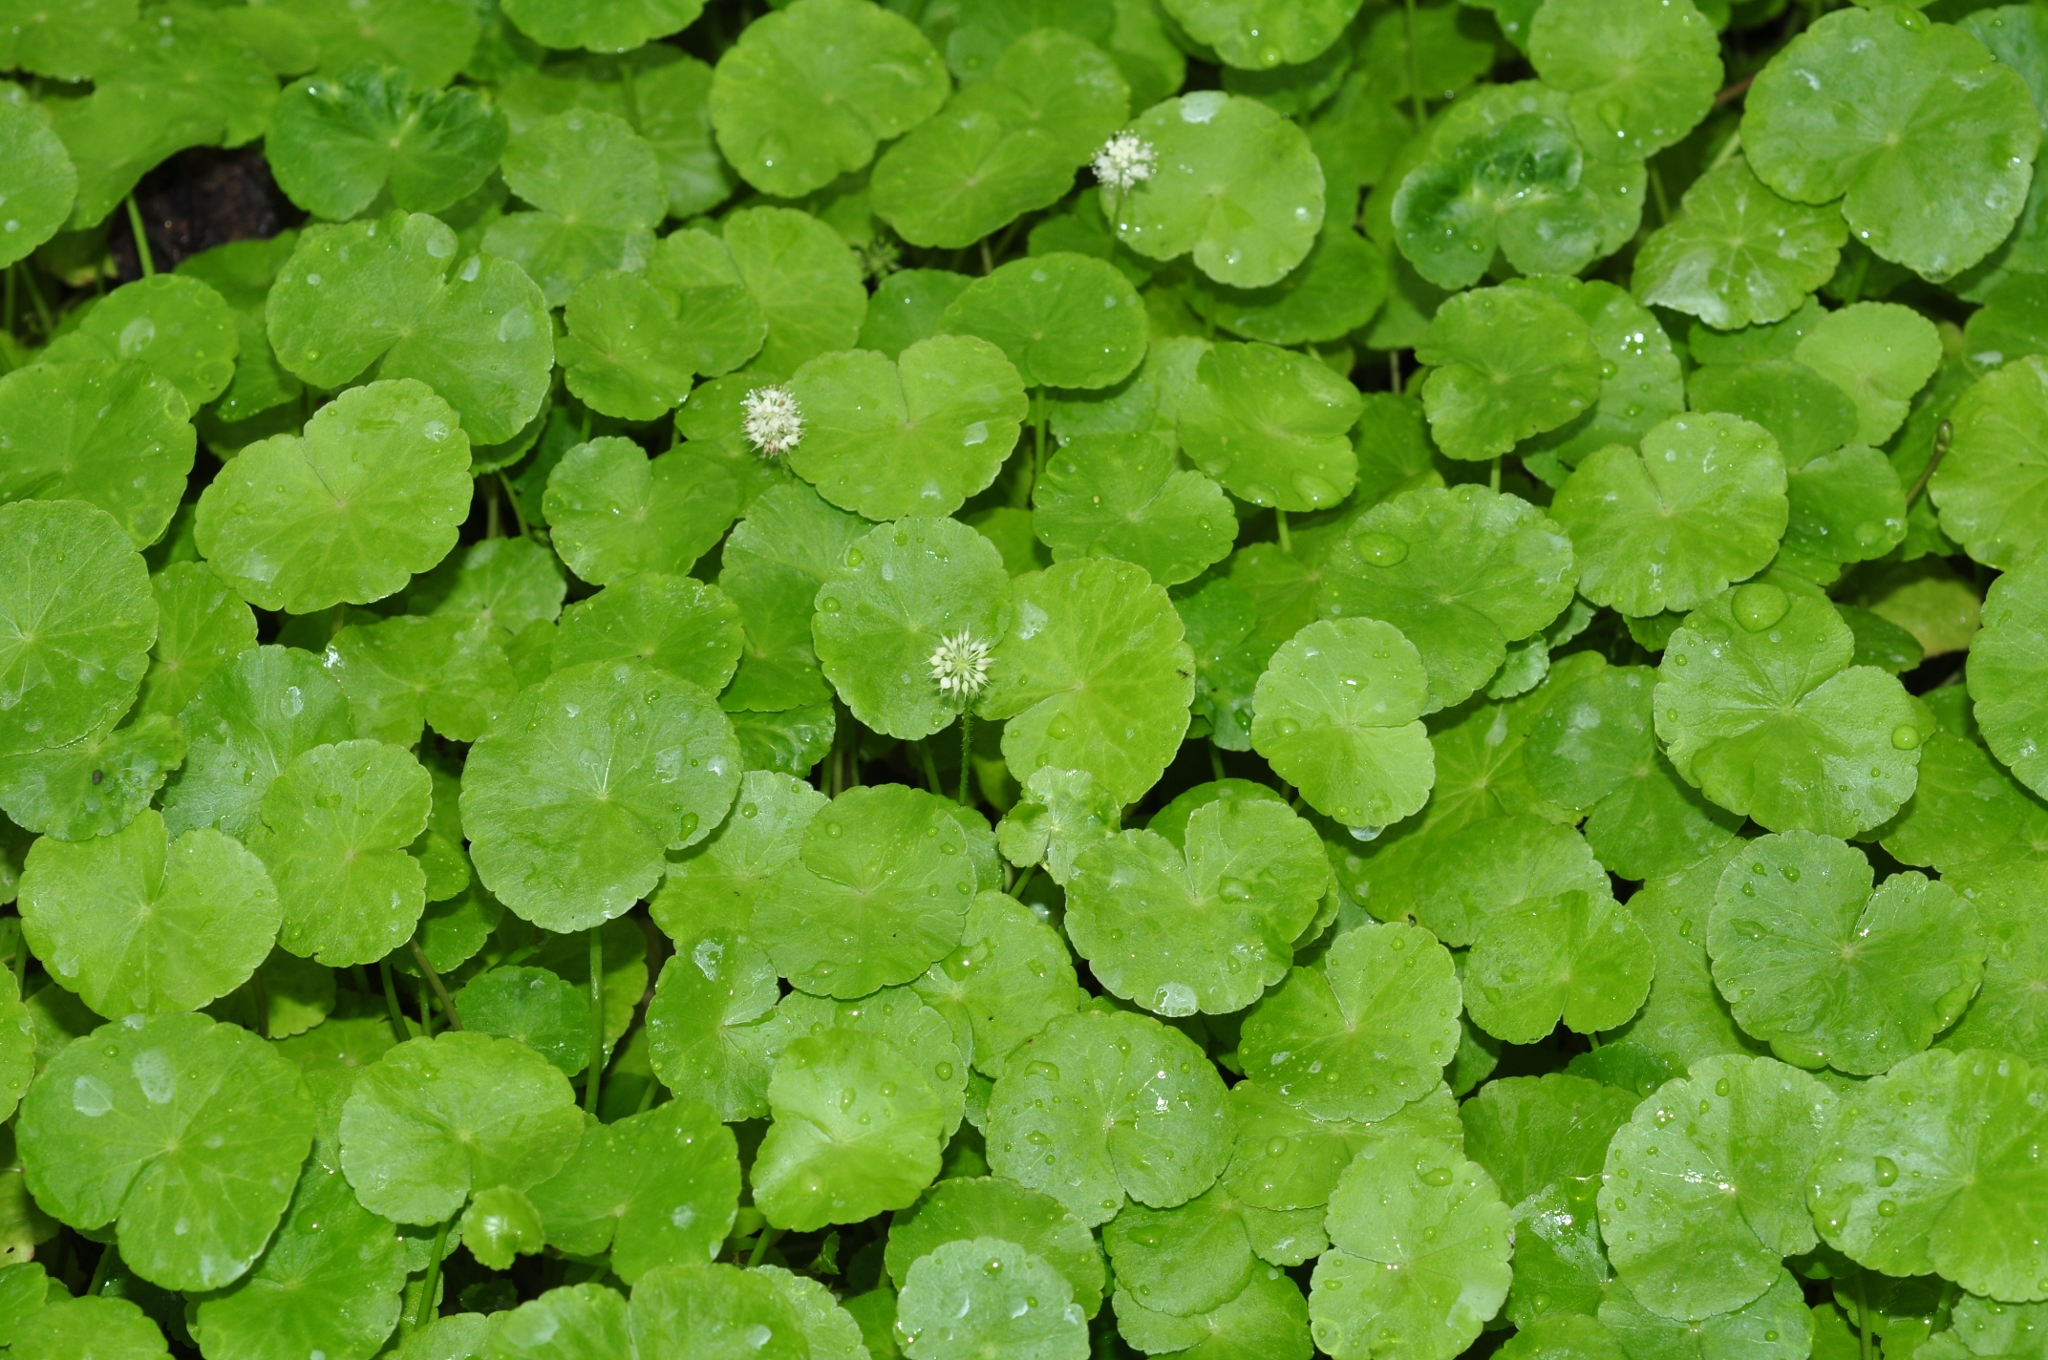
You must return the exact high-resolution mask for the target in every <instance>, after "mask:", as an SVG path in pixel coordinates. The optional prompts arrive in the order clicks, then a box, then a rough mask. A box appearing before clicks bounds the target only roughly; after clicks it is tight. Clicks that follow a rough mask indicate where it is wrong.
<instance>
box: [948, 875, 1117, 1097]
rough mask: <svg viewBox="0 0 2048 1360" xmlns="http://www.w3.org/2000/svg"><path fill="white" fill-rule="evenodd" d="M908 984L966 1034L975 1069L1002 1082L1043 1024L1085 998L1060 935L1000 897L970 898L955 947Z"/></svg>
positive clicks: (990, 894)
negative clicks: (1013, 1058)
mask: <svg viewBox="0 0 2048 1360" xmlns="http://www.w3.org/2000/svg"><path fill="white" fill-rule="evenodd" d="M911 986H912V987H913V988H914V989H915V990H916V991H917V994H918V995H919V996H921V997H923V998H924V1000H925V1002H926V1003H927V1004H928V1005H930V1006H931V1007H933V1008H934V1009H935V1010H937V1011H938V1012H939V1013H940V1014H941V1015H944V1016H945V1017H946V1018H947V1019H948V1020H950V1021H951V1022H952V1024H953V1027H954V1030H955V1032H956V1033H958V1032H960V1031H961V1030H962V1029H963V1028H964V1030H965V1031H966V1033H967V1034H968V1035H969V1036H971V1042H970V1043H967V1044H963V1045H962V1047H963V1048H966V1047H971V1048H972V1049H973V1050H974V1067H975V1070H977V1071H979V1072H983V1073H986V1074H987V1075H989V1076H990V1077H997V1076H1001V1075H1002V1073H1003V1071H1004V1069H1005V1067H1006V1066H1007V1063H1008V1059H1009V1058H1010V1056H1011V1055H1012V1054H1013V1053H1016V1052H1018V1051H1019V1050H1020V1049H1021V1048H1022V1047H1023V1046H1024V1045H1025V1044H1027V1043H1029V1042H1030V1041H1031V1039H1032V1038H1033V1037H1034V1036H1036V1035H1037V1033H1038V1032H1039V1030H1041V1029H1043V1028H1045V1026H1046V1024H1047V1023H1048V1022H1050V1021H1052V1020H1056V1019H1058V1018H1059V1017H1060V1016H1062V1015H1071V1014H1072V1013H1073V1012H1074V1010H1075V1009H1076V1008H1077V1007H1079V1006H1080V1004H1081V998H1082V993H1081V989H1080V987H1079V986H1078V985H1077V984H1076V983H1075V980H1074V959H1073V955H1072V954H1071V953H1070V952H1069V951H1068V948H1067V942H1066V941H1065V940H1064V939H1062V938H1061V937H1060V934H1059V932H1058V931H1056V930H1054V929H1053V928H1052V926H1050V925H1048V924H1047V923H1046V922H1045V921H1044V920H1042V919H1040V917H1039V916H1038V914H1037V913H1036V912H1034V911H1033V910H1032V909H1031V908H1029V907H1026V906H1024V905H1022V904H1021V903H1019V902H1018V901H1017V900H1016V899H1015V898H1011V897H1006V896H1004V895H1003V894H1002V893H999V892H981V893H977V894H975V898H974V904H973V905H972V906H971V907H969V908H968V909H967V925H966V928H965V929H964V930H962V931H961V934H960V947H959V948H958V949H955V950H954V951H953V952H952V953H950V954H948V955H946V957H944V958H943V959H940V960H939V961H938V962H936V963H934V964H933V965H932V966H931V967H930V968H928V969H926V970H925V973H924V976H922V977H920V978H918V979H916V980H915V981H914V982H912V983H911Z"/></svg>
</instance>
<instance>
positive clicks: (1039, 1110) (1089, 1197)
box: [987, 1011, 1230, 1225]
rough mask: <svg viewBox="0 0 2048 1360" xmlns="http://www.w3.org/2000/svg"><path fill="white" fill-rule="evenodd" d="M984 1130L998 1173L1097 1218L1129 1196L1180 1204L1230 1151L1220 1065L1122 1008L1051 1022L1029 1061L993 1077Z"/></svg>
mask: <svg viewBox="0 0 2048 1360" xmlns="http://www.w3.org/2000/svg"><path fill="white" fill-rule="evenodd" d="M987 1136H988V1156H989V1164H990V1165H991V1166H992V1167H993V1168H994V1169H995V1171H996V1173H997V1174H998V1175H1002V1176H1008V1177H1010V1178H1011V1179H1012V1180H1015V1181H1018V1182H1020V1183H1021V1184H1024V1185H1027V1186H1029V1187H1031V1188H1032V1189H1035V1190H1042V1191H1044V1192H1045V1193H1046V1194H1048V1195H1051V1196H1052V1197H1053V1198H1054V1199H1056V1200H1058V1201H1059V1202H1060V1203H1062V1204H1064V1205H1066V1206H1067V1209H1068V1211H1069V1212H1071V1213H1072V1214H1073V1215H1074V1216H1075V1217H1076V1218H1078V1219H1080V1220H1081V1221H1082V1222H1083V1223H1087V1224H1090V1225H1093V1224H1098V1223H1104V1222H1107V1221H1108V1220H1109V1219H1111V1218H1113V1217H1115V1216H1116V1213H1117V1211H1118V1210H1119V1209H1120V1208H1122V1207H1123V1203H1124V1196H1125V1195H1126V1194H1128V1195H1129V1196H1130V1197H1131V1198H1133V1199H1135V1200H1137V1201H1138V1202H1139V1203H1141V1204H1149V1205H1151V1206H1152V1207H1154V1208H1162V1209H1163V1208H1171V1207H1172V1206H1173V1205H1176V1204H1184V1203H1186V1202H1187V1201H1188V1200H1190V1199H1193V1198H1194V1197H1195V1196H1196V1195H1198V1194H1200V1193H1201V1192H1202V1191H1203V1190H1205V1189H1207V1188H1208V1187H1209V1186H1210V1185H1211V1184H1213V1183H1214V1182H1215V1180H1216V1178H1217V1176H1218V1175H1219V1174H1221V1172H1222V1170H1223V1168H1224V1166H1225V1164H1226V1163H1227V1162H1228V1161H1229V1158H1230V1117H1229V1111H1228V1109H1227V1108H1226V1102H1225V1097H1224V1090H1223V1082H1222V1080H1221V1079H1220V1078H1219V1077H1218V1076H1217V1075H1216V1069H1215V1068H1214V1067H1213V1066H1211V1065H1210V1064H1209V1062H1208V1061H1207V1060H1206V1059H1205V1058H1204V1057H1203V1056H1202V1055H1201V1052H1200V1050H1199V1049H1197V1048H1196V1047H1195V1045H1194V1044H1193V1043H1192V1042H1190V1041H1189V1040H1188V1039H1186V1038H1185V1037H1183V1036H1182V1035H1180V1034H1178V1033H1176V1032H1174V1031H1173V1030H1171V1029H1168V1028H1167V1027H1166V1026H1164V1025H1162V1024H1160V1023H1159V1022H1158V1021H1156V1020H1153V1019H1151V1018H1149V1017H1146V1016H1140V1015H1133V1014H1128V1013H1124V1012H1115V1013H1104V1012H1101V1011H1082V1012H1080V1013H1079V1014H1077V1015H1072V1016H1067V1017H1065V1018H1063V1019H1059V1020H1054V1021H1053V1022H1052V1023H1051V1024H1049V1025H1047V1026H1046V1027H1045V1029H1044V1030H1043V1031H1041V1033H1040V1035H1039V1038H1038V1040H1037V1042H1036V1043H1035V1044H1034V1045H1033V1047H1032V1049H1031V1057H1030V1060H1029V1061H1026V1062H1022V1063H1015V1062H1013V1063H1012V1064H1011V1065H1010V1067H1009V1068H1008V1070H1006V1071H1005V1072H1004V1074H1003V1075H1002V1076H1001V1077H998V1078H997V1079H996V1084H995V1091H994V1093H993V1094H992V1095H991V1096H990V1097H989V1109H988V1126H987ZM1168 1149H1171V1150H1172V1151H1173V1153H1174V1156H1173V1157H1172V1158H1167V1157H1165V1156H1164V1155H1163V1154H1164V1153H1165V1152H1166V1151H1167V1150H1168Z"/></svg>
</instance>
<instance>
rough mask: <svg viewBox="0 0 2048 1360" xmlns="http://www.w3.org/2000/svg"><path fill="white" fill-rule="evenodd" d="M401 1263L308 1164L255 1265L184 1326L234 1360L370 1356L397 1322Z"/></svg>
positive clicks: (388, 1243)
mask: <svg viewBox="0 0 2048 1360" xmlns="http://www.w3.org/2000/svg"><path fill="white" fill-rule="evenodd" d="M405 1257H406V1253H405V1246H404V1244H403V1243H402V1242H401V1241H400V1239H399V1236H398V1233H397V1232H396V1231H395V1230H394V1229H393V1226H392V1225H391V1224H390V1223H388V1222H386V1221H385V1220H384V1219H381V1218H379V1217H377V1216H376V1215H375V1214H373V1213H371V1212H370V1211H369V1210H367V1209H365V1208H363V1207H362V1206H361V1205H360V1204H358V1203H356V1197H355V1192H354V1191H353V1190H352V1189H350V1187H349V1183H348V1181H347V1179H346V1178H344V1177H343V1176H342V1174H341V1172H340V1171H338V1170H336V1169H334V1168H331V1167H326V1166H322V1165H320V1164H319V1162H318V1160H317V1159H316V1160H315V1161H314V1162H312V1163H309V1164H308V1165H307V1167H306V1169H305V1172H304V1173H303V1174H302V1176H301V1177H300V1180H299V1186H298V1189H297V1190H296V1191H295V1192H294V1193H293V1195H292V1202H291V1206H290V1207H289V1208H288V1209H286V1211H285V1216H284V1221H283V1222H281V1223H280V1224H278V1229H277V1235H276V1236H275V1237H273V1238H272V1239H271V1240H270V1245H269V1246H268V1247H267V1248H265V1249H264V1252H263V1255H262V1256H261V1257H259V1258H258V1259H257V1262H256V1265H255V1267H254V1268H253V1269H252V1270H250V1272H249V1273H248V1274H247V1275H245V1276H243V1277H242V1278H241V1279H240V1280H238V1281H236V1282H235V1284H234V1285H233V1286H231V1287H230V1288H228V1289H226V1290H223V1291H221V1292H220V1293H216V1294H210V1295H206V1296H204V1297H202V1298H200V1299H198V1300H196V1301H194V1302H193V1304H192V1305H191V1307H192V1311H191V1313H190V1314H188V1317H189V1324H188V1325H190V1327H191V1328H192V1332H193V1337H194V1339H195V1340H197V1341H199V1343H200V1344H201V1345H203V1346H205V1347H206V1348H207V1350H208V1351H209V1352H211V1353H213V1354H215V1355H220V1356H231V1357H236V1358H237V1360H241V1358H242V1357H247V1360H267V1358H268V1357H271V1356H284V1355H300V1354H307V1355H310V1354H311V1353H312V1352H313V1351H316V1350H319V1351H325V1352H326V1353H328V1354H330V1355H356V1354H361V1353H363V1352H366V1351H374V1349H375V1348H376V1347H378V1346H381V1345H382V1344H383V1343H384V1341H385V1339H386V1338H387V1337H389V1336H390V1335H391V1332H392V1330H393V1328H395V1327H396V1326H397V1325H398V1315H399V1304H400V1301H401V1295H402V1293H403V1291H404V1288H405V1276H406V1269H405V1267H406V1259H405Z"/></svg>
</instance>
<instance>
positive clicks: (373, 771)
mask: <svg viewBox="0 0 2048 1360" xmlns="http://www.w3.org/2000/svg"><path fill="white" fill-rule="evenodd" d="M432 799H433V781H432V780H431V779H430V778H429V777H428V775H427V772H426V771H425V770H424V769H422V768H420V764H419V762H418V761H417V760H415V759H413V757H412V756H411V754H410V753H408V752H406V751H405V750H403V749H401V748H400V747H396V746H386V745H385V744H384V743H382V742H377V741H345V742H341V743H340V744H338V745H332V746H316V747H314V748H313V749H311V750H309V751H306V752H303V753H301V754H300V755H298V756H296V757H294V758H293V759H292V762H291V763H290V764H289V765H286V766H285V767H284V768H283V769H282V770H281V771H279V772H278V775H277V778H276V779H275V780H274V781H272V782H271V784H270V787H269V789H268V791H267V792H265V793H264V795H263V811H262V816H263V825H261V826H260V827H256V828H254V829H253V830H252V831H251V832H250V833H249V837H248V840H249V848H250V849H251V850H253V851H254V852H255V853H256V855H257V857H258V858H259V859H261V860H262V861H263V863H264V867H265V868H267V869H268V870H269V871H270V878H271V880H272V881H273V882H274V883H275V884H276V885H277V897H278V901H279V902H280V904H281V905H282V907H283V910H284V924H283V927H282V929H281V930H280V931H279V933H278V943H279V944H280V945H281V946H283V948H284V949H286V950H287V951H288V952H290V953H293V954H297V955H299V956H300V957H302V958H314V959H317V960H318V961H319V962H320V963H323V964H325V965H327V966H328V967H331V968H341V967H347V966H348V965H350V964H357V963H371V962H374V961H375V960H377V959H381V958H383V957H384V956H385V955H386V954H389V953H390V952H391V951H392V950H393V949H396V948H397V947H399V946H400V945H402V944H404V943H405V941H406V940H408V939H410V938H411V937H412V934H413V929H414V927H415V926H417V925H418V924H419V919H420V912H421V911H422V910H424V909H425V907H426V873H425V871H424V870H422V869H421V868H420V866H419V861H417V860H416V859H414V858H413V857H412V856H411V855H410V854H408V853H407V850H406V847H408V846H410V845H411V844H412V843H413V841H415V840H416V839H418V837H419V834H420V832H422V831H424V830H425V829H426V825H427V816H428V813H429V812H430V810H431V807H432Z"/></svg>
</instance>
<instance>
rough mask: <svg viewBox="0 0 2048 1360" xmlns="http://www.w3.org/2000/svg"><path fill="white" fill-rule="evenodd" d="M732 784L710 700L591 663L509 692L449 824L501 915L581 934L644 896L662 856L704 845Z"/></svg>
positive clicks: (476, 750) (472, 759)
mask: <svg viewBox="0 0 2048 1360" xmlns="http://www.w3.org/2000/svg"><path fill="white" fill-rule="evenodd" d="M739 781H740V758H739V745H738V742H737V741H736V740H735V739H734V737H733V735H732V727H731V724H730V723H728V722H727V721H726V720H725V716H724V715H723V714H722V713H720V712H719V711H718V707H717V704H716V702H715V701H714V700H713V699H712V698H711V696H710V695H708V694H706V693H705V692H704V691H703V690H701V689H699V688H698V687H697V686H695V685H693V684H691V683H690V682H689V681H687V680H681V679H678V678H676V677H675V676H672V675H670V674H668V673H667V672H666V671H660V670H656V669H654V668H653V667H651V666H648V665H646V664H645V663H643V662H636V661H618V662H593V663H590V664H587V665H583V666H577V667H574V668H572V669H569V670H565V671H557V672H555V673H554V674H553V675H551V676H549V677H548V678H547V679H546V680H544V681H542V682H541V683H540V684H538V685H535V686H534V687H533V688H531V689H527V690H523V691H521V693H520V695H519V697H518V698H517V699H515V700H514V701H513V702H512V705H511V707H510V708H508V709H507V710H506V711H505V714H504V716H503V717H501V718H500V719H499V720H498V722H497V723H495V724H493V725H492V728H491V730H490V731H489V732H486V733H485V734H484V736H483V738H482V739H481V740H480V741H478V742H477V743H476V745H474V746H472V747H471V748H470V753H469V761H468V764H467V766H466V768H465V770H464V773H463V780H462V825H463V828H464V829H465V830H466V831H467V832H468V833H469V837H470V855H471V858H472V859H473V860H474V862H475V864H476V871H477V876H478V877H479V878H481V879H482V880H483V882H484V885H485V886H486V887H488V888H489V889H490V890H491V891H492V893H494V894H495V895H496V896H497V897H498V898H499V899H500V900H502V901H503V902H504V904H505V905H506V906H508V907H510V908H511V909H512V910H513V911H515V912H517V913H519V914H520V915H521V916H523V917H525V918H526V919H528V920H532V921H534V922H535V923H536V924H538V925H541V926H542V927H543V928H545V929H551V930H556V931H570V930H583V929H587V928H589V927H591V926H594V925H597V924H599V923H600V922H603V921H608V920H610V919H612V918H613V917H615V916H619V915H622V914H624V913H625V912H626V911H627V910H628V909H629V908H631V907H632V905H633V904H634V903H635V902H636V901H638V900H639V899H640V898H643V897H645V896H647V895H648V893H650V892H651V891H652V890H653V888H654V885H655V884H656V883H657V882H658V881H659V880H660V878H661V874H662V871H663V869H664V868H665V867H666V864H667V860H666V859H665V858H664V857H663V852H664V851H667V850H681V849H683V848H685V847H686V846H689V845H692V844H694V843H696V842H697V841H699V840H701V839H703V838H704V837H705V836H707V835H709V834H710V832H711V829H712V828H714V827H715V826H717V825H718V823H719V822H720V821H722V820H724V818H725V813H726V810H727V809H728V808H730V807H731V806H732V801H733V795H734V794H735V793H736V792H737V791H738V788H739Z"/></svg>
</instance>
